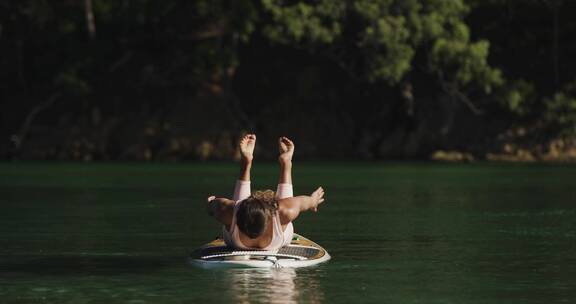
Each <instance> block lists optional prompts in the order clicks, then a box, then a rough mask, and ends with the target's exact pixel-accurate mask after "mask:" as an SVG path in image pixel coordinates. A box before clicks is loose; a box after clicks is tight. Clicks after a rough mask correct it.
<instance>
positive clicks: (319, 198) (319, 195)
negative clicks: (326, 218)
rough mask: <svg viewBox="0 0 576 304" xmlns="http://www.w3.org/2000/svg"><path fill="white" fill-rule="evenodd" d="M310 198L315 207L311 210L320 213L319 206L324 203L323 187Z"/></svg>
mask: <svg viewBox="0 0 576 304" xmlns="http://www.w3.org/2000/svg"><path fill="white" fill-rule="evenodd" d="M310 198H311V199H312V201H313V204H314V206H313V207H312V208H311V209H312V210H313V211H318V205H320V204H322V203H323V202H324V189H323V188H322V187H318V189H316V190H315V191H314V192H312V194H310Z"/></svg>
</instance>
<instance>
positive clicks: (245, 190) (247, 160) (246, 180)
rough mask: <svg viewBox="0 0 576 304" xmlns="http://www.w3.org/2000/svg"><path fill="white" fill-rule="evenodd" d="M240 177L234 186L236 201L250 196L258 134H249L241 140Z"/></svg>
mask: <svg viewBox="0 0 576 304" xmlns="http://www.w3.org/2000/svg"><path fill="white" fill-rule="evenodd" d="M239 146H240V177H239V178H238V181H236V186H235V187H234V196H233V199H234V200H235V201H239V200H243V199H245V198H247V197H249V196H250V170H251V169H252V160H253V159H254V147H255V146H256V135H254V134H247V135H245V136H244V137H243V138H242V139H241V140H240V144H239Z"/></svg>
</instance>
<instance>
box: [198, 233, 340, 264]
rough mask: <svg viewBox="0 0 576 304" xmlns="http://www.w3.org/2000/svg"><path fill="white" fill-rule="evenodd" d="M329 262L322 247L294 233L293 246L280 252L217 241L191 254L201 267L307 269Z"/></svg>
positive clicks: (281, 249) (285, 247)
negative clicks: (250, 248)
mask: <svg viewBox="0 0 576 304" xmlns="http://www.w3.org/2000/svg"><path fill="white" fill-rule="evenodd" d="M329 259H330V255H329V254H328V252H327V251H326V250H325V249H324V248H322V247H321V246H320V245H318V244H316V243H314V242H313V241H311V240H309V239H307V238H305V237H303V236H301V235H299V234H296V233H295V234H294V237H293V238H292V242H291V243H290V245H287V246H284V247H282V248H280V249H278V250H271V251H266V250H234V249H233V248H231V247H228V246H226V244H225V243H224V240H223V239H221V238H217V239H215V240H214V241H212V242H210V243H208V244H206V245H204V246H202V247H200V248H198V249H196V250H194V251H193V252H192V254H191V255H190V260H191V262H192V263H194V264H197V265H199V266H202V267H207V268H211V267H259V268H261V267H265V268H270V267H275V268H281V267H306V266H312V265H316V264H319V263H322V262H325V261H328V260H329Z"/></svg>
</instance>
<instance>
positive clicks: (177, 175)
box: [0, 162, 576, 303]
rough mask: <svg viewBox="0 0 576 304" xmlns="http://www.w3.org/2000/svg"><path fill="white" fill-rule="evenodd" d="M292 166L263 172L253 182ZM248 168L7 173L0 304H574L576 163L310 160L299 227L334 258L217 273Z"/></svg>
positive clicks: (269, 182) (65, 167)
mask: <svg viewBox="0 0 576 304" xmlns="http://www.w3.org/2000/svg"><path fill="white" fill-rule="evenodd" d="M277 170H278V168H277V166H276V165H275V164H272V163H256V164H255V167H254V169H253V174H252V178H253V189H261V188H272V189H275V186H276V179H277V174H278V172H277ZM237 173H238V168H237V165H236V164H232V163H203V164H42V163H38V164H34V163H22V164H18V163H13V164H6V163H5V164H0V303H204V302H209V303H221V302H222V303H298V302H299V303H574V302H575V301H576V167H575V166H568V165H512V164H471V165H447V164H387V163H337V162H331V163H296V165H295V167H294V184H295V188H294V189H295V194H307V193H309V192H310V191H312V190H313V189H314V188H315V187H316V186H323V187H324V188H325V190H326V202H325V203H324V205H322V206H321V208H320V209H319V212H318V213H309V214H304V215H302V216H301V217H300V218H299V219H297V221H296V222H295V223H294V225H295V231H296V232H297V233H300V234H302V235H304V236H306V237H308V238H310V239H312V240H314V241H316V242H317V243H319V244H320V245H322V246H323V247H325V248H326V249H327V250H328V251H329V252H330V254H331V255H332V260H331V261H329V262H328V263H326V264H322V265H319V266H316V267H310V268H302V269H296V270H295V269H277V270H255V269H221V270H205V269H200V268H197V267H195V266H192V265H189V264H188V262H187V254H188V253H189V252H190V251H192V250H193V249H194V248H196V247H198V246H200V245H202V244H203V243H206V242H207V241H210V240H212V239H213V238H214V237H215V236H216V235H218V233H219V231H220V226H219V225H218V224H217V223H216V222H215V221H214V220H213V219H212V218H210V217H208V216H207V215H206V214H205V209H204V207H205V198H206V197H207V196H208V195H210V194H216V195H222V196H226V195H230V193H231V191H232V188H233V185H234V181H235V178H236V175H237Z"/></svg>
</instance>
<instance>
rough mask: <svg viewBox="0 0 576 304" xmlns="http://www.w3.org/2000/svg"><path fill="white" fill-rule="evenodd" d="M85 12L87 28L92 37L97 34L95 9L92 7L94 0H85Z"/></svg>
mask: <svg viewBox="0 0 576 304" xmlns="http://www.w3.org/2000/svg"><path fill="white" fill-rule="evenodd" d="M84 14H85V16H86V29H87V30H88V36H89V37H90V39H94V37H95V36H96V24H95V22H94V10H93V8H92V0H84Z"/></svg>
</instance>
